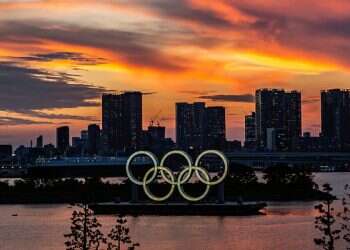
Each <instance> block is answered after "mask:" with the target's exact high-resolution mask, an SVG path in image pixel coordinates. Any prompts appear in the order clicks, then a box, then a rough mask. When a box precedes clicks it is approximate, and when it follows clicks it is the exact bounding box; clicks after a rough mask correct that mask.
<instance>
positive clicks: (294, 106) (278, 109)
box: [256, 89, 301, 150]
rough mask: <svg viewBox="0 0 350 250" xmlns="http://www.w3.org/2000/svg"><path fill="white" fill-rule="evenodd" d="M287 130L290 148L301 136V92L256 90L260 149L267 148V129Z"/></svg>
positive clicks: (258, 143)
mask: <svg viewBox="0 0 350 250" xmlns="http://www.w3.org/2000/svg"><path fill="white" fill-rule="evenodd" d="M269 128H270V129H283V130H285V131H286V137H287V141H288V142H287V145H288V150H292V149H293V141H294V140H295V139H296V138H299V137H300V136H301V94H300V92H297V91H291V92H285V91H284V90H279V89H258V90H257V91H256V138H257V146H258V148H260V149H266V148H267V129H269Z"/></svg>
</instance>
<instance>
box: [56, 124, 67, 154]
mask: <svg viewBox="0 0 350 250" xmlns="http://www.w3.org/2000/svg"><path fill="white" fill-rule="evenodd" d="M56 147H57V149H58V151H59V152H60V153H61V154H62V153H65V152H66V151H67V150H68V148H69V127H68V126H63V127H59V128H57V131H56Z"/></svg>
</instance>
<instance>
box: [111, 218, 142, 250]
mask: <svg viewBox="0 0 350 250" xmlns="http://www.w3.org/2000/svg"><path fill="white" fill-rule="evenodd" d="M116 222H117V223H116V225H115V226H114V227H113V228H112V230H111V232H110V233H109V234H108V238H109V239H110V240H111V241H112V242H108V248H107V250H121V249H123V248H122V247H123V246H125V247H126V248H127V249H128V250H134V249H135V248H136V247H138V246H140V244H139V243H134V242H132V240H131V237H130V235H129V232H130V229H129V228H128V227H127V225H126V224H127V219H126V218H125V217H124V216H122V215H118V217H117V220H116Z"/></svg>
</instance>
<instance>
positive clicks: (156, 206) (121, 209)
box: [89, 202, 267, 216]
mask: <svg viewBox="0 0 350 250" xmlns="http://www.w3.org/2000/svg"><path fill="white" fill-rule="evenodd" d="M266 206H267V204H266V203H263V202H261V203H259V202H247V203H235V202H227V203H222V204H221V203H220V204H219V203H194V204H190V203H129V202H121V203H114V202H108V203H97V204H91V205H90V206H89V207H90V208H91V209H92V210H93V211H94V212H95V214H124V215H133V216H137V215H161V216H168V215H191V216H199V215H201V216H203V215H204V216H246V215H261V214H263V212H262V211H261V210H263V209H264V208H265V207H266Z"/></svg>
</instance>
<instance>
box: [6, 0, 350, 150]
mask: <svg viewBox="0 0 350 250" xmlns="http://www.w3.org/2000/svg"><path fill="white" fill-rule="evenodd" d="M349 13H350V1H348V0H333V1H329V0H307V1H303V0H300V1H297V0H294V1H292V0H282V1H276V0H215V1H212V0H135V1H133V0H130V1H129V0H121V1H113V0H109V1H101V0H99V1H97V0H96V1H88V0H84V1H79V0H74V1H56V0H55V1H30V0H21V1H16V0H11V1H10V0H8V1H6V0H0V144H3V143H12V144H14V145H19V144H25V145H28V144H29V140H30V139H35V137H36V136H38V135H39V134H43V135H44V140H45V141H44V142H45V143H49V142H52V143H55V128H56V127H57V126H60V125H62V124H67V125H69V126H71V128H72V133H71V135H72V136H77V135H78V134H79V131H80V130H81V129H84V128H85V127H86V126H87V125H88V124H90V123H100V120H101V110H100V96H101V94H102V93H103V92H106V91H126V90H139V91H142V92H144V93H145V94H146V95H144V99H143V100H144V110H143V114H144V118H143V124H144V127H145V128H146V127H147V125H148V124H149V121H150V120H151V119H153V118H155V116H156V115H158V120H160V122H161V124H162V125H165V126H166V127H167V135H168V136H171V137H174V128H175V120H174V118H175V117H174V115H175V104H174V103H175V102H178V101H189V102H193V101H205V102H206V103H207V105H223V106H225V107H226V109H227V110H226V115H227V117H226V120H227V136H228V139H240V140H242V139H243V137H244V115H246V114H248V113H250V112H251V111H254V100H253V95H254V93H255V89H257V88H262V87H267V88H285V89H286V90H291V89H296V90H300V91H302V99H303V131H311V132H312V133H313V134H315V135H316V134H318V132H319V129H320V103H319V95H320V90H321V89H327V88H350V72H349V71H350V39H349V38H350V14H349Z"/></svg>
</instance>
